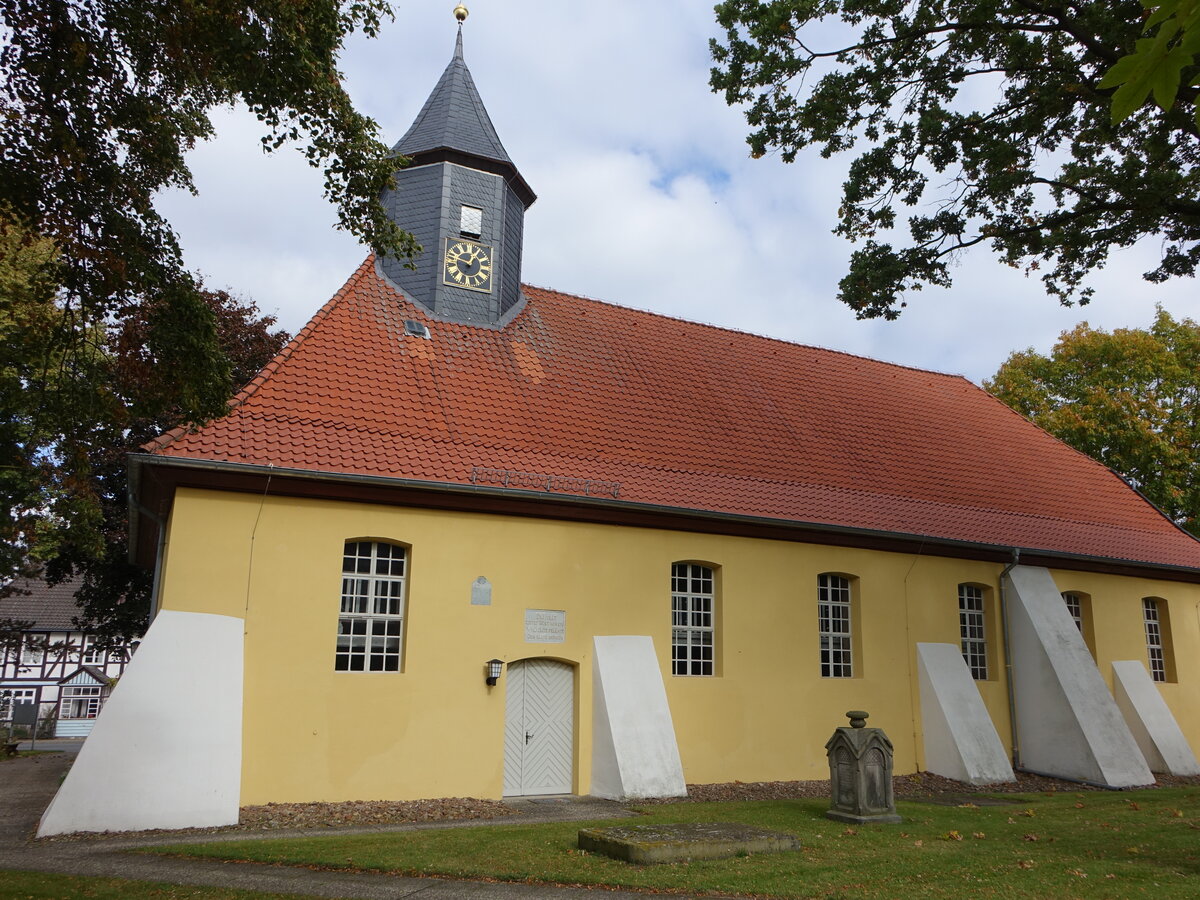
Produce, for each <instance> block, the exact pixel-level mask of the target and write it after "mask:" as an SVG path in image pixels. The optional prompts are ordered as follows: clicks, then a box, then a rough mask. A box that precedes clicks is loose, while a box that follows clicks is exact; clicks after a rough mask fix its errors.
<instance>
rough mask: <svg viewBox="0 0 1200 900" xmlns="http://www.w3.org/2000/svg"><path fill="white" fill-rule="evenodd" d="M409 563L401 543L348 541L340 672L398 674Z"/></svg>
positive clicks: (340, 620) (344, 561)
mask: <svg viewBox="0 0 1200 900" xmlns="http://www.w3.org/2000/svg"><path fill="white" fill-rule="evenodd" d="M406 564H407V553H406V551H405V549H404V548H403V547H401V546H399V545H398V544H387V543H384V542H382V541H346V550H345V554H344V556H343V557H342V606H341V615H340V616H338V635H337V656H336V658H335V661H334V669H335V670H336V671H338V672H398V671H400V654H401V652H402V648H403V646H404V640H403V638H404V583H405V580H406V574H407V572H406Z"/></svg>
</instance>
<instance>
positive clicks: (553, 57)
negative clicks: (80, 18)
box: [161, 0, 1200, 382]
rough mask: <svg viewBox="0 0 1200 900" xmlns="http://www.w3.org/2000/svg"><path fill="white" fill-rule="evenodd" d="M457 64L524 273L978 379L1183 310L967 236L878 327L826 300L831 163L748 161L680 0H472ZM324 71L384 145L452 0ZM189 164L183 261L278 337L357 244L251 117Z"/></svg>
mask: <svg viewBox="0 0 1200 900" xmlns="http://www.w3.org/2000/svg"><path fill="white" fill-rule="evenodd" d="M467 5H468V6H469V7H470V10H471V16H470V19H469V20H468V21H467V24H466V26H465V32H464V41H465V56H466V60H467V65H468V67H469V68H470V69H471V72H472V74H473V76H474V78H475V83H476V85H477V86H478V88H479V91H480V94H481V95H482V97H483V101H484V103H485V105H486V106H487V108H488V111H489V113H490V114H491V117H492V121H493V122H494V123H495V125H496V129H497V131H498V132H499V134H500V138H501V140H502V141H503V142H504V145H505V147H506V148H507V150H508V152H509V155H510V156H511V157H512V159H513V160H514V162H515V163H516V165H517V166H518V168H519V169H520V170H521V173H522V174H523V175H524V176H525V179H526V181H528V182H529V184H530V185H531V186H532V187H533V189H534V191H535V192H537V194H538V201H537V202H536V203H535V204H534V205H533V207H532V208H531V209H530V210H529V212H528V213H527V215H526V219H525V222H526V234H525V261H524V270H523V279H524V280H525V281H526V282H527V283H530V284H534V285H538V286H542V287H549V288H554V289H557V290H561V291H566V292H569V293H574V294H582V295H585V296H589V297H595V298H597V299H601V300H606V301H610V302H613V303H618V304H621V305H624V306H632V307H636V308H639V309H647V310H652V311H655V312H661V313H665V314H668V315H673V316H680V317H682V318H686V319H690V320H693V321H700V322H707V323H711V324H715V325H721V326H724V327H729V328H736V329H740V330H743V331H750V332H754V333H758V334H764V335H769V336H771V337H777V338H782V339H785V340H789V341H796V342H799V343H805V344H815V345H819V346H824V347H830V348H834V349H838V350H845V351H848V352H851V353H857V354H862V355H866V356H871V357H875V358H877V359H884V360H889V361H892V362H898V363H904V364H906V365H913V366H920V367H923V368H929V369H935V370H938V371H942V372H953V373H959V374H962V375H965V376H967V377H968V378H971V379H972V380H973V381H976V382H979V381H982V380H983V379H984V378H987V377H989V376H990V375H992V374H993V373H994V372H995V370H996V369H997V367H998V366H999V365H1000V363H1002V362H1003V361H1004V359H1005V358H1006V357H1007V356H1008V354H1009V353H1010V352H1012V351H1013V350H1016V349H1022V348H1025V347H1035V348H1037V349H1038V350H1041V351H1043V352H1046V351H1048V350H1049V349H1050V348H1051V347H1052V346H1053V344H1054V342H1055V340H1056V338H1057V336H1058V335H1059V333H1060V332H1062V331H1063V330H1065V329H1068V328H1072V327H1074V326H1075V325H1076V324H1077V323H1078V322H1080V321H1083V320H1087V321H1089V322H1091V324H1092V325H1094V326H1098V327H1103V328H1109V329H1111V328H1119V327H1144V326H1146V325H1148V324H1149V323H1150V321H1151V319H1152V317H1153V314H1154V305H1155V303H1162V304H1163V305H1164V306H1165V307H1166V308H1167V309H1169V310H1170V311H1171V312H1172V313H1174V314H1175V315H1177V316H1183V315H1188V316H1192V317H1196V316H1197V314H1198V311H1197V309H1196V306H1197V304H1196V298H1197V296H1200V290H1198V288H1197V285H1196V283H1195V282H1194V281H1192V280H1185V281H1180V282H1176V283H1173V284H1169V285H1151V284H1148V283H1146V282H1144V281H1143V280H1142V279H1141V277H1140V273H1141V272H1143V271H1145V270H1146V269H1148V268H1151V267H1152V263H1153V261H1154V259H1155V251H1156V249H1157V244H1156V243H1155V242H1147V244H1146V246H1144V247H1135V248H1133V249H1131V250H1129V251H1126V252H1123V253H1121V254H1120V255H1118V256H1115V257H1114V258H1113V259H1112V260H1111V261H1110V263H1109V266H1108V268H1107V269H1105V270H1104V271H1103V272H1102V273H1100V274H1099V275H1098V276H1097V278H1096V281H1095V285H1096V287H1097V289H1098V290H1097V297H1096V298H1095V299H1094V300H1093V301H1092V303H1091V304H1089V305H1088V306H1086V307H1075V308H1063V307H1061V306H1059V305H1058V304H1057V303H1056V302H1055V301H1054V300H1052V299H1051V298H1049V297H1047V296H1046V295H1045V294H1044V293H1043V292H1042V290H1041V283H1040V281H1038V280H1037V279H1036V278H1032V279H1029V278H1026V277H1024V275H1022V273H1020V272H1018V271H1016V270H1013V269H1010V268H1007V267H1005V266H1003V265H1002V264H1000V263H999V262H997V261H996V258H995V257H994V256H993V255H992V254H991V252H990V251H988V250H986V249H984V248H982V247H981V248H976V249H975V250H974V251H971V252H969V253H968V254H967V255H966V256H965V257H964V259H963V260H962V261H961V263H960V264H959V266H958V267H957V269H956V270H955V271H954V277H955V283H954V286H953V288H951V289H949V290H933V289H926V290H925V291H922V292H920V293H916V294H912V295H910V297H909V305H908V308H907V309H906V310H905V311H904V313H903V314H902V315H901V316H900V318H899V320H898V321H895V322H881V321H863V322H860V321H857V320H855V318H854V315H853V313H852V312H851V311H850V310H849V309H848V308H846V307H845V306H843V305H842V304H840V303H839V302H838V301H837V300H836V299H835V297H836V291H837V282H838V279H839V278H840V277H841V275H842V274H843V272H844V267H845V264H846V260H847V258H848V257H849V254H850V251H851V246H850V245H849V244H847V243H846V242H845V241H844V240H842V239H841V238H839V237H836V236H834V235H833V234H832V233H831V231H832V229H833V228H834V226H835V224H836V211H837V205H838V199H839V196H840V186H841V182H842V179H843V176H844V166H845V164H846V161H845V160H824V159H822V158H821V157H820V156H819V154H818V153H816V152H815V151H814V152H811V153H809V154H807V155H802V156H800V157H799V158H798V159H797V161H796V162H795V163H792V164H790V165H785V164H783V163H782V162H781V161H779V160H778V159H775V158H770V157H768V158H764V159H760V160H752V159H750V158H749V154H748V152H747V147H746V144H745V134H746V130H747V129H746V126H745V123H744V120H743V118H742V115H741V113H740V112H739V111H738V110H736V109H731V108H730V107H728V106H726V105H725V103H724V101H723V100H722V99H721V98H720V97H718V96H716V95H714V94H712V93H710V91H709V90H708V87H707V84H708V70H709V67H710V61H709V54H708V39H709V38H710V37H712V36H714V35H715V34H716V26H715V24H714V22H713V15H712V11H711V6H710V4H708V3H696V2H695V0H658V2H655V3H647V2H645V0H605V2H603V3H601V2H595V3H587V4H583V3H546V2H536V0H504V2H503V3H501V2H499V0H471V2H468V4H467ZM395 7H396V19H395V21H394V22H391V23H389V24H388V25H387V26H386V27H385V29H384V30H383V32H382V34H381V36H380V37H379V38H378V39H376V40H366V39H355V40H353V41H352V42H351V43H350V44H349V45H348V46H347V48H346V52H345V54H344V56H343V58H342V70H343V72H344V74H345V76H346V85H347V88H348V90H349V92H350V94H351V96H352V98H353V99H354V102H355V103H356V105H357V106H358V108H359V109H360V110H362V111H364V112H365V113H367V114H368V115H370V116H371V117H372V118H374V119H375V120H376V121H377V122H378V123H379V125H380V127H381V131H382V135H383V138H384V140H385V142H386V143H388V144H389V145H390V144H392V143H395V142H396V141H397V140H398V139H399V138H400V136H401V135H402V134H403V133H404V131H405V130H406V129H407V128H408V126H409V124H410V123H411V122H412V120H413V119H414V118H415V116H416V114H417V112H418V111H419V109H420V107H421V104H422V103H423V102H424V100H425V98H426V96H427V95H428V94H429V92H430V90H432V88H433V85H434V84H435V83H436V81H437V79H438V76H439V75H440V74H441V72H442V70H443V69H444V68H445V66H446V64H447V63H448V62H449V60H450V57H451V55H452V52H453V48H454V38H455V30H456V25H455V22H454V19H453V16H452V13H451V10H452V9H453V7H454V2H452V0H408V2H405V0H395ZM215 121H216V123H217V127H218V131H219V135H218V137H217V139H216V140H214V141H212V142H210V143H208V144H205V145H204V146H202V147H200V148H197V150H196V151H195V152H194V153H193V154H192V155H191V157H190V163H191V165H192V168H193V172H194V175H195V179H196V186H197V188H198V190H199V195H198V196H195V197H193V196H190V195H186V194H181V193H176V194H171V195H167V196H164V197H163V198H162V201H161V208H162V209H163V211H164V212H165V213H166V214H167V216H168V218H170V219H171V221H172V222H174V223H175V225H176V226H177V228H178V229H179V232H180V234H181V237H182V240H183V245H184V251H185V254H186V257H187V262H188V264H189V265H190V266H191V267H192V268H194V269H197V270H198V271H200V272H201V273H202V274H203V275H204V277H205V279H206V281H207V283H208V284H209V286H211V287H220V288H227V289H230V290H232V291H233V292H235V293H238V294H241V295H243V296H246V297H250V298H252V299H254V300H255V301H256V302H257V303H258V305H259V307H260V308H262V309H263V310H264V311H267V312H273V313H275V314H276V315H278V316H279V319H280V322H281V324H283V325H284V327H286V328H288V329H289V330H291V331H292V332H295V331H297V330H298V329H299V328H300V327H301V326H302V325H303V324H304V323H305V322H306V321H307V320H308V318H309V317H310V316H311V315H312V314H313V313H314V312H315V311H316V310H317V309H318V308H319V307H320V306H321V305H322V304H323V303H324V302H325V301H326V300H327V299H328V298H329V297H330V296H331V295H332V294H333V293H334V292H335V291H336V290H337V289H338V288H339V287H340V286H341V285H342V283H343V282H344V281H345V280H346V278H347V277H348V276H349V275H350V274H351V272H353V270H354V269H355V267H356V266H357V265H358V264H359V263H360V262H361V261H362V259H363V258H364V256H365V254H366V251H365V249H364V248H363V247H362V246H360V245H359V244H358V243H357V242H356V241H355V240H354V239H353V238H351V237H350V236H348V235H346V234H345V233H342V232H339V231H337V230H336V229H335V228H334V223H335V221H336V216H335V212H334V210H333V208H332V207H331V206H330V205H329V204H328V203H327V202H326V201H325V200H324V199H323V197H322V189H321V176H320V173H318V172H316V171H314V170H312V169H310V168H309V167H308V166H307V164H306V163H305V162H304V161H303V159H301V157H300V154H299V152H298V151H297V150H294V149H284V150H281V151H279V152H277V153H275V154H273V155H270V156H267V155H264V154H263V153H262V151H261V149H260V145H259V141H258V138H259V137H260V135H261V129H260V127H259V125H258V123H257V122H256V121H255V120H254V118H253V117H252V116H249V115H247V114H245V113H244V112H239V111H236V110H234V111H218V112H217V113H216V115H215Z"/></svg>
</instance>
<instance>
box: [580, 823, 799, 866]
mask: <svg viewBox="0 0 1200 900" xmlns="http://www.w3.org/2000/svg"><path fill="white" fill-rule="evenodd" d="M579 849H580V850H589V851H591V852H592V853H601V854H603V855H604V856H611V857H612V858H613V859H623V860H625V862H631V863H671V862H686V861H687V860H692V859H725V858H726V857H730V856H740V855H742V854H746V853H778V852H780V851H782V850H799V849H800V841H799V840H797V839H796V838H795V837H793V836H792V835H790V834H784V833H783V832H780V831H767V830H766V829H765V828H751V827H750V826H749V825H736V824H732V823H729V822H713V823H708V824H704V823H699V824H690V825H617V826H614V827H611V828H584V829H582V830H581V831H580V832H579Z"/></svg>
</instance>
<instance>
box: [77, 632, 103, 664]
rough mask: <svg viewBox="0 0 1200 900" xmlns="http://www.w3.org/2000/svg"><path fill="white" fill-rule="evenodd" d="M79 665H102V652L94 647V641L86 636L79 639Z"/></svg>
mask: <svg viewBox="0 0 1200 900" xmlns="http://www.w3.org/2000/svg"><path fill="white" fill-rule="evenodd" d="M79 664H80V665H81V666H102V665H104V651H103V650H102V649H100V648H98V647H97V646H96V639H95V638H89V637H87V636H86V635H85V636H84V637H82V638H80V644H79Z"/></svg>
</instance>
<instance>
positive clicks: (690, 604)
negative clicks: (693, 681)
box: [671, 562, 717, 676]
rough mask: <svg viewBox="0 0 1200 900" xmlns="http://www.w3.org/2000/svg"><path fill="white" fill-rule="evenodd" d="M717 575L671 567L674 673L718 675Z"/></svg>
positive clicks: (700, 568) (696, 566)
mask: <svg viewBox="0 0 1200 900" xmlns="http://www.w3.org/2000/svg"><path fill="white" fill-rule="evenodd" d="M716 577H717V576H716V571H715V570H714V569H713V568H711V567H710V566H705V565H701V564H700V563H688V562H677V563H672V564H671V673H672V674H674V675H688V676H691V675H696V676H711V675H715V674H716V655H717V649H716V640H717V635H716V600H717V596H716V584H717V583H716Z"/></svg>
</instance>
